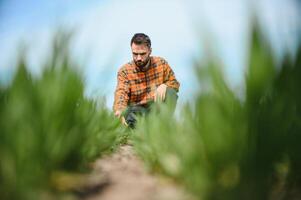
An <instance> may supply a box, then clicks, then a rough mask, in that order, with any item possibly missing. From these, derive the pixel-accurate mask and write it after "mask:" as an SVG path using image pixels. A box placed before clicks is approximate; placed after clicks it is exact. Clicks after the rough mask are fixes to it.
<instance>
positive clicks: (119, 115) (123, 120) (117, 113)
mask: <svg viewBox="0 0 301 200" xmlns="http://www.w3.org/2000/svg"><path fill="white" fill-rule="evenodd" d="M114 114H115V116H116V117H118V118H120V117H121V123H122V124H123V125H125V126H128V124H127V123H126V121H125V118H124V116H121V114H122V111H121V110H117V111H116V112H115V113H114Z"/></svg>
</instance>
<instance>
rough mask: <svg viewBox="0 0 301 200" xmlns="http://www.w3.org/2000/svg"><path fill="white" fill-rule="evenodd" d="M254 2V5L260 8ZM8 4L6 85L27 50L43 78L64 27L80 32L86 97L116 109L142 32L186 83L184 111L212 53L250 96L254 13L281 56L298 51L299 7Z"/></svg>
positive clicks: (218, 0)
mask: <svg viewBox="0 0 301 200" xmlns="http://www.w3.org/2000/svg"><path fill="white" fill-rule="evenodd" d="M252 2H253V3H252ZM254 2H257V1H251V0H250V1H248V0H227V1H226V0H225V1H222V0H186V1H184V0H165V1H160V0H152V1H147V0H145V1H139V0H122V1H121V0H103V1H96V0H89V1H83V0H82V1H79V0H72V1H71V0H52V1H34V0H21V1H20V0H19V1H17V0H9V1H8V0H6V1H5V0H4V1H2V3H0V43H1V46H0V52H5V53H1V54H0V79H1V80H2V81H3V80H7V79H9V77H10V75H11V74H12V73H13V71H14V67H13V66H14V62H15V59H14V58H15V56H16V52H17V47H18V44H19V42H20V41H21V40H22V41H25V42H27V43H29V44H30V47H29V54H28V57H29V58H28V62H29V64H30V68H31V71H32V72H33V73H35V74H38V73H39V71H40V70H41V67H40V66H41V63H42V62H43V59H45V57H46V56H47V52H48V50H49V42H50V40H51V38H52V36H53V33H54V31H55V30H56V28H57V27H59V26H63V27H70V28H75V30H76V32H75V35H74V38H73V40H72V41H73V43H72V55H73V56H74V59H75V60H76V61H77V62H78V63H80V64H81V65H82V66H83V71H84V76H85V79H86V83H87V85H86V88H87V89H86V93H87V95H88V96H92V97H97V96H100V95H105V96H106V97H107V105H108V107H111V106H112V103H113V92H114V89H115V86H116V72H117V70H118V68H119V67H120V66H121V65H122V64H124V63H126V62H127V61H129V60H131V53H130V46H129V41H130V39H131V37H132V35H133V34H134V33H136V32H145V33H146V34H148V35H149V36H150V37H151V39H152V44H153V45H152V47H153V55H157V56H162V57H164V58H166V59H167V60H168V62H169V63H170V65H171V66H172V68H173V69H174V71H175V73H176V76H177V78H178V79H179V81H180V82H181V90H180V94H179V95H180V103H183V102H185V101H187V100H190V99H191V94H193V93H195V92H196V91H197V89H198V88H197V87H196V86H195V85H196V84H195V83H196V78H195V77H194V72H193V60H194V59H196V58H198V59H200V60H204V59H205V58H206V49H205V48H204V46H205V44H207V43H208V39H210V41H211V42H210V45H211V46H212V48H213V49H214V50H215V51H216V52H217V56H218V57H219V58H220V60H221V62H222V63H223V64H224V72H225V77H226V79H227V81H228V83H229V85H230V86H231V87H232V88H233V89H234V90H237V91H239V90H241V89H242V88H243V86H242V85H243V84H242V83H243V76H244V73H245V71H244V69H245V67H246V60H247V47H248V41H249V40H248V38H249V35H250V16H251V12H253V11H254V12H255V13H257V16H259V19H260V21H261V24H262V27H264V30H265V32H266V36H267V37H268V39H269V40H270V41H272V44H273V49H274V52H275V53H276V54H277V55H278V56H279V57H281V56H280V55H282V54H283V51H294V48H296V44H297V38H298V34H300V24H301V22H300V19H301V16H300V12H299V11H300V7H299V8H298V6H300V5H298V4H297V3H296V2H297V1H294V0H262V1H258V2H259V3H256V4H255V3H254Z"/></svg>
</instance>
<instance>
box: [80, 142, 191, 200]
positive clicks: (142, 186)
mask: <svg viewBox="0 0 301 200" xmlns="http://www.w3.org/2000/svg"><path fill="white" fill-rule="evenodd" d="M93 168H94V170H93V173H92V174H94V177H101V179H102V180H98V183H100V184H98V185H96V186H97V187H98V190H95V191H96V192H95V191H94V192H93V193H90V194H89V195H85V196H83V198H82V199H85V200H98V199H101V200H120V199H122V200H190V199H192V198H191V196H190V195H188V194H187V193H186V192H185V191H184V189H183V188H181V187H180V186H178V185H176V184H175V183H173V182H172V181H170V180H167V179H165V178H162V177H158V176H154V175H153V174H151V173H149V172H147V170H146V169H145V168H144V166H143V163H142V161H141V160H140V159H139V158H138V157H137V155H136V154H135V153H134V151H133V147H132V146H131V145H124V146H121V147H120V148H119V149H118V150H117V151H116V152H115V153H114V154H112V155H109V156H105V157H103V158H101V159H99V160H97V161H96V162H95V163H94V166H93ZM96 182H97V181H96Z"/></svg>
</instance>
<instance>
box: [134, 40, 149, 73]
mask: <svg viewBox="0 0 301 200" xmlns="http://www.w3.org/2000/svg"><path fill="white" fill-rule="evenodd" d="M151 52H152V49H151V48H150V47H148V46H147V45H146V44H135V43H133V44H132V54H133V60H134V62H135V64H136V65H137V66H138V67H140V68H141V67H144V66H145V65H146V64H147V63H148V61H149V58H150V54H151Z"/></svg>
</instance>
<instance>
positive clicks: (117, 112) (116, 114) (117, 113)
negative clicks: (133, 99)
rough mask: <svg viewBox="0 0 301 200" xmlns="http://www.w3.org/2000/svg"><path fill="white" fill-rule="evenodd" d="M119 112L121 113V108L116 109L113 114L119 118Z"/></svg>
mask: <svg viewBox="0 0 301 200" xmlns="http://www.w3.org/2000/svg"><path fill="white" fill-rule="evenodd" d="M121 113H122V111H121V110H116V112H115V113H114V114H115V117H118V118H120V116H121Z"/></svg>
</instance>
